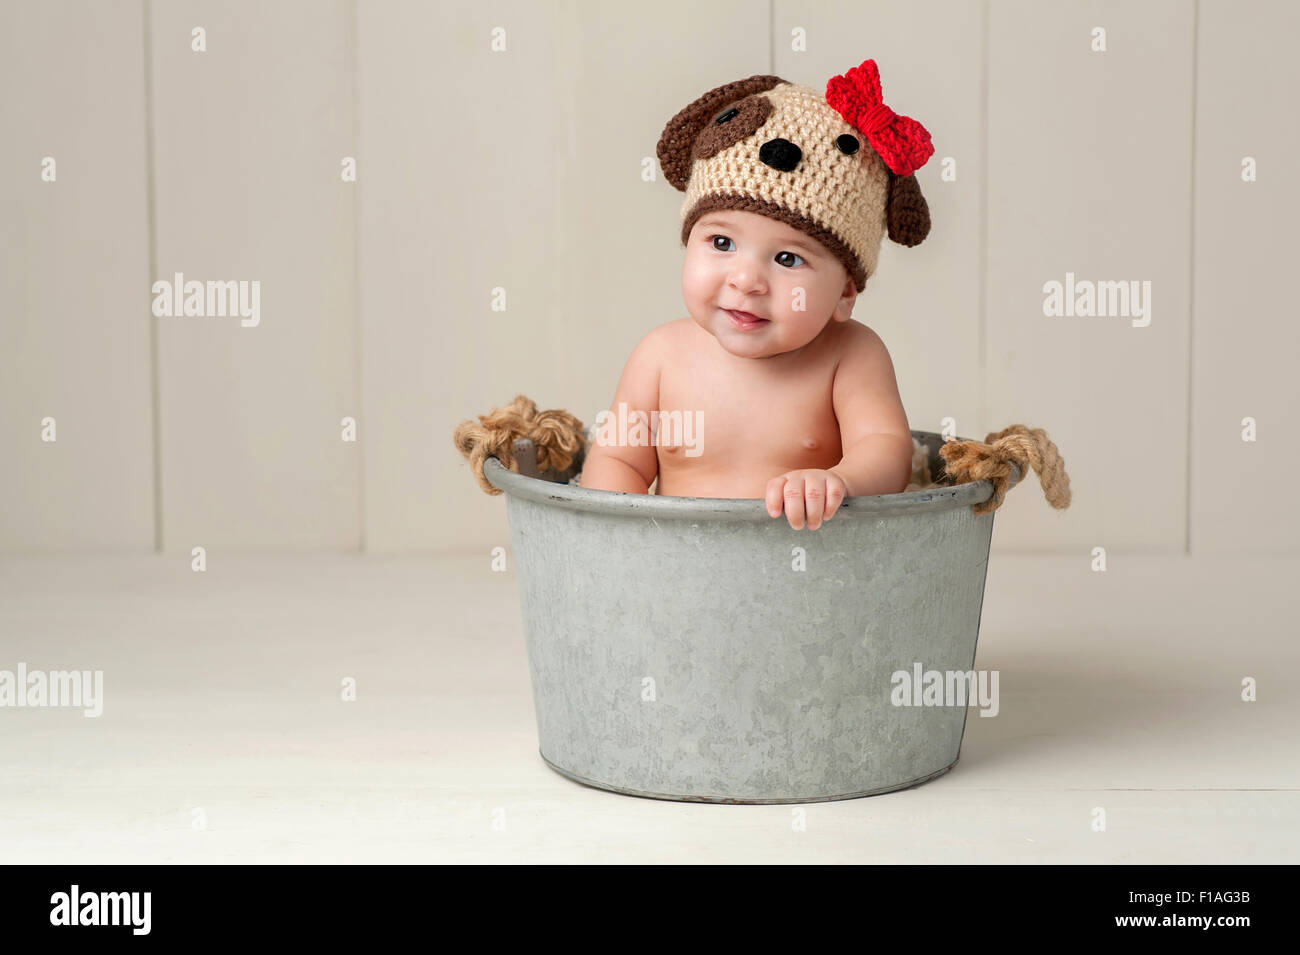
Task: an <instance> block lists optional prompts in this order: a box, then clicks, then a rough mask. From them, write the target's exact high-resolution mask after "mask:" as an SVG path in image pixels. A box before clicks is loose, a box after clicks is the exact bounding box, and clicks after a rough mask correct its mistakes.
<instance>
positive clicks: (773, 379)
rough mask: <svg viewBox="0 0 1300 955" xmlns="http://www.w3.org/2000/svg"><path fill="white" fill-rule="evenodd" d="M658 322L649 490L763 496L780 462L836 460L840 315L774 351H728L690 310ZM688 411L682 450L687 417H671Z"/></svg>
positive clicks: (783, 465) (791, 466)
mask: <svg viewBox="0 0 1300 955" xmlns="http://www.w3.org/2000/svg"><path fill="white" fill-rule="evenodd" d="M666 331H667V332H668V334H669V342H668V356H667V357H666V358H665V360H664V363H663V365H662V366H661V369H660V373H659V410H660V413H661V419H660V422H661V424H660V429H659V437H658V439H657V440H658V442H659V443H658V446H657V454H658V460H659V484H658V486H657V488H656V492H657V493H659V494H664V495H669V496H672V497H745V498H755V497H757V498H761V497H763V496H764V495H765V493H766V491H767V484H768V482H769V481H770V480H771V479H772V478H774V477H777V476H779V475H781V474H784V473H785V472H786V471H792V470H795V469H800V468H821V469H829V468H832V467H834V466H835V465H837V464H839V462H840V460H841V458H843V456H844V455H843V450H842V448H841V446H840V428H839V422H838V421H837V420H836V418H835V409H834V406H833V404H832V399H831V391H832V385H833V383H834V380H835V367H836V364H837V363H838V361H839V356H840V353H841V349H842V348H843V347H844V343H845V340H846V334H845V332H846V326H845V323H842V322H836V321H831V322H829V323H828V324H827V326H826V328H825V329H823V331H822V333H821V334H820V335H819V336H818V337H817V338H816V339H814V340H813V341H812V342H810V343H809V344H808V345H807V346H805V347H804V349H803V350H802V351H801V352H799V353H798V354H797V355H779V356H776V357H775V358H773V359H766V358H757V359H756V358H740V357H737V356H736V355H732V354H731V353H730V352H727V351H726V350H725V349H723V347H722V346H721V345H720V344H719V343H718V341H717V339H716V338H714V337H713V336H712V335H710V334H709V333H708V332H707V331H705V330H704V329H702V328H701V327H700V326H699V325H697V324H696V323H695V322H694V321H693V320H691V319H689V318H684V319H681V320H680V321H677V322H673V323H670V324H669V325H668V326H667V329H666ZM673 412H680V413H681V418H680V419H678V418H674V417H673V416H672V413H673ZM687 416H691V417H692V418H694V419H695V422H696V433H695V434H694V435H693V441H694V442H695V444H696V445H697V446H698V448H699V449H700V451H701V453H700V454H698V455H693V454H689V453H687V452H688V450H689V442H687V441H685V440H684V439H685V438H686V437H687V432H686V431H685V430H684V427H685V426H684V425H683V428H682V429H681V430H679V429H678V428H677V425H676V422H677V421H678V420H681V421H682V422H685V419H686V418H687ZM667 442H672V443H667Z"/></svg>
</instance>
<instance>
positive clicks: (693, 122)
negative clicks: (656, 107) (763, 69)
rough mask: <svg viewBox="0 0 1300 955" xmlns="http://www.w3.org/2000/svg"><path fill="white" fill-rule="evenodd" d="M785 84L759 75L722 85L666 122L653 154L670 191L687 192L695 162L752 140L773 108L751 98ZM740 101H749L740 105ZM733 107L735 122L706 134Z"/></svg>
mask: <svg viewBox="0 0 1300 955" xmlns="http://www.w3.org/2000/svg"><path fill="white" fill-rule="evenodd" d="M785 82H787V81H786V80H783V79H781V77H779V76H770V75H758V76H751V77H749V78H748V79H743V80H736V81H734V82H732V83H725V84H723V85H722V86H718V87H714V88H713V89H711V90H709V91H708V92H707V93H705V94H704V95H703V96H701V97H700V98H699V99H697V100H695V102H693V103H691V104H690V105H689V106H687V107H686V108H685V109H683V110H681V111H680V112H679V113H678V114H677V115H676V116H674V117H673V118H672V119H670V120H668V125H667V126H665V127H664V131H663V134H662V135H660V137H659V145H658V146H657V147H656V148H655V152H656V153H657V154H658V156H659V165H660V167H662V169H663V171H664V177H665V178H666V179H667V180H668V181H669V182H670V183H672V185H673V188H675V189H677V190H678V191H679V192H685V191H686V186H687V183H689V182H690V179H691V164H692V163H694V162H695V160H696V159H707V158H708V157H709V156H715V155H717V154H718V153H720V152H721V151H722V150H723V149H726V148H727V147H728V146H730V145H732V144H733V143H737V142H739V141H740V140H742V139H744V138H745V137H747V136H752V135H753V134H754V133H755V131H757V129H758V127H759V126H762V125H763V122H764V120H766V119H767V117H768V115H769V114H770V113H771V111H772V104H771V103H770V102H768V101H767V99H766V97H755V96H754V94H755V93H763V92H766V91H767V90H770V89H772V88H773V87H775V86H777V85H779V84H781V83H785ZM750 97H753V99H749V98H750ZM742 100H749V101H748V102H746V103H744V104H741V101H742ZM733 104H735V105H736V106H738V107H742V106H743V108H738V109H737V113H736V114H735V116H734V119H733V120H732V121H731V122H728V123H727V124H726V125H725V126H720V127H718V129H719V132H718V133H717V134H715V135H710V134H709V133H711V132H712V130H709V132H706V129H708V128H709V127H711V126H713V125H714V123H713V121H714V120H715V119H716V118H717V117H718V115H719V114H720V113H722V112H723V110H724V108H726V107H729V106H732V105H733ZM722 130H725V133H724V132H721V131H722ZM697 140H698V143H697Z"/></svg>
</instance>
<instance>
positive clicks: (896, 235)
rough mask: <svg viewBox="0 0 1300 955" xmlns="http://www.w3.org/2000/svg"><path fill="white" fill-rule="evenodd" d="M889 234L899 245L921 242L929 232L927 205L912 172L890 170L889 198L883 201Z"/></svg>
mask: <svg viewBox="0 0 1300 955" xmlns="http://www.w3.org/2000/svg"><path fill="white" fill-rule="evenodd" d="M885 221H886V222H887V223H888V225H889V237H890V238H891V239H893V240H894V241H895V242H897V243H898V244H899V245H906V246H913V245H920V244H921V243H922V242H923V241H924V240H925V237H926V236H927V235H929V234H930V206H929V204H927V203H926V201H925V196H923V195H921V185H920V183H918V182H917V181H916V177H915V176H896V175H894V173H892V172H891V173H890V174H889V198H888V199H887V200H886V201H885Z"/></svg>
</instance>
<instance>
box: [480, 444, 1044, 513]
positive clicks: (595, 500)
mask: <svg viewBox="0 0 1300 955" xmlns="http://www.w3.org/2000/svg"><path fill="white" fill-rule="evenodd" d="M912 436H913V437H915V438H917V439H918V440H920V441H921V443H922V444H925V445H927V446H929V447H930V448H931V452H932V454H931V456H932V457H933V453H934V449H935V448H936V447H937V446H938V445H939V444H942V443H943V440H942V436H941V435H939V434H937V433H935V432H933V431H912ZM927 439H928V440H927ZM952 440H954V441H969V440H971V439H969V438H960V437H958V438H953V439H952ZM483 476H484V477H485V478H486V479H487V481H488V482H489V483H490V484H491V485H492V486H493V487H495V488H497V489H499V490H501V491H503V492H505V493H506V494H508V495H510V496H512V497H517V498H522V499H523V500H527V501H533V502H535V503H537V504H545V505H549V506H551V507H558V508H562V509H564V510H576V511H586V512H588V513H594V514H611V515H621V516H624V517H632V516H647V517H654V518H666V519H669V520H701V519H704V520H713V521H751V522H766V523H772V522H774V521H778V520H784V518H785V515H784V514H782V515H781V516H780V517H777V518H774V517H772V516H771V515H770V514H768V513H767V506H766V504H765V503H764V501H763V499H762V498H749V497H660V496H659V495H658V494H632V493H629V492H627V491H604V490H598V489H596V488H587V487H577V486H575V485H572V484H560V483H558V482H555V481H544V480H542V479H541V478H535V477H529V476H527V475H524V474H518V473H516V472H514V471H512V470H510V469H509V468H507V467H506V466H505V465H504V464H502V463H501V462H500V461H499V460H498V459H497V458H496V457H495V456H494V457H489V458H487V459H486V460H485V461H484V462H483ZM1020 477H1021V475H1020V472H1019V469H1018V468H1017V467H1015V465H1012V475H1011V480H1010V483H1009V485H1008V489H1010V488H1011V487H1014V486H1015V484H1016V483H1017V482H1018V481H1019V480H1020ZM992 496H993V482H991V481H988V480H983V481H973V482H970V483H968V484H958V485H955V486H953V487H934V488H926V489H924V490H920V491H901V492H899V493H897V494H866V495H860V496H858V497H846V498H845V499H844V502H843V503H842V504H841V505H840V508H839V510H838V511H836V512H835V517H833V518H832V519H831V521H832V522H833V521H835V520H837V519H839V518H840V517H847V518H850V519H852V518H875V517H880V516H882V515H885V514H888V515H898V514H923V513H932V512H937V511H945V510H950V509H952V508H957V507H970V506H973V505H975V504H981V503H983V502H984V501H987V500H988V499H989V498H990V497H992ZM987 516H992V515H987Z"/></svg>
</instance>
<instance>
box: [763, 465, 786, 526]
mask: <svg viewBox="0 0 1300 955" xmlns="http://www.w3.org/2000/svg"><path fill="white" fill-rule="evenodd" d="M784 490H785V475H784V474H783V475H781V476H780V477H774V478H772V480H770V481H768V482H767V495H766V497H765V501H766V503H767V513H768V514H769V515H770V516H772V517H780V516H781V503H782V500H783V498H782V491H784Z"/></svg>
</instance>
